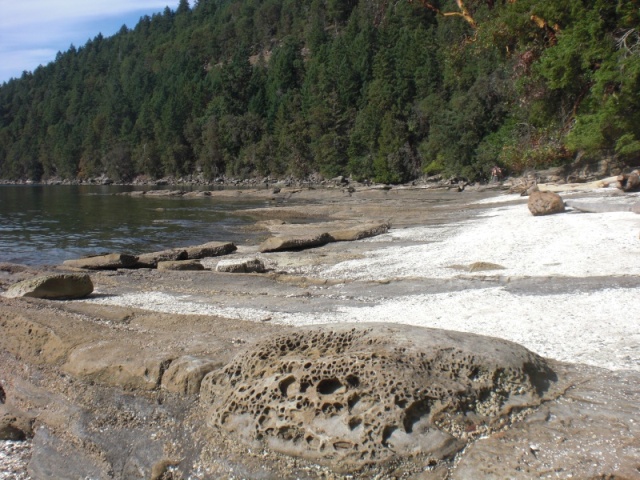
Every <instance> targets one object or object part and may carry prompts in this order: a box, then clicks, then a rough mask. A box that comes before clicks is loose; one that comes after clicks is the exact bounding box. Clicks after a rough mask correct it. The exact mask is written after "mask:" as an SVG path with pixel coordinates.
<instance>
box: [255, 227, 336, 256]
mask: <svg viewBox="0 0 640 480" xmlns="http://www.w3.org/2000/svg"><path fill="white" fill-rule="evenodd" d="M331 241H333V238H332V237H331V235H329V234H328V233H326V232H325V233H318V234H314V235H295V236H282V237H270V238H268V239H266V240H265V241H264V242H262V243H261V244H260V248H259V251H260V252H261V253H266V252H282V251H286V250H304V249H305V248H313V247H320V246H322V245H326V244H327V243H329V242H331Z"/></svg>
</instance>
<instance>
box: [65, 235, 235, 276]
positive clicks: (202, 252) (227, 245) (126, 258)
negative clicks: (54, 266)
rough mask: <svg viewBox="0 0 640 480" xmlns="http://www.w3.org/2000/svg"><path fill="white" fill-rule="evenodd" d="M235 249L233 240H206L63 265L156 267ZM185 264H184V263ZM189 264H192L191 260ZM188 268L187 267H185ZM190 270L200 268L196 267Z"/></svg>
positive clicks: (80, 259)
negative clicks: (135, 253)
mask: <svg viewBox="0 0 640 480" xmlns="http://www.w3.org/2000/svg"><path fill="white" fill-rule="evenodd" d="M236 250H237V247H236V246H235V244H234V243H233V242H208V243H205V244H202V245H195V246H192V247H185V248H174V249H169V250H162V251H159V252H150V253H143V254H141V255H138V256H134V255H129V254H123V253H110V254H107V255H96V256H91V257H84V258H79V259H74V260H65V261H64V262H63V264H62V265H63V266H64V267H69V268H77V269H82V270H118V269H120V268H158V265H159V264H160V263H162V262H180V261H185V260H200V259H203V258H207V257H219V256H221V255H228V254H230V253H233V252H235V251H236ZM185 265H186V264H185ZM191 265H194V263H193V262H192V263H191ZM185 269H187V270H188V268H185ZM190 270H201V269H199V268H197V267H194V268H191V269H190Z"/></svg>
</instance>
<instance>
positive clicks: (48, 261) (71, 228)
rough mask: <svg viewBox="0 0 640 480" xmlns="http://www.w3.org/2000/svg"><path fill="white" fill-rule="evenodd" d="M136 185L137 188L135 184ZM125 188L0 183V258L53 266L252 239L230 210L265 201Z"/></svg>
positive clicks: (242, 221)
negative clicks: (136, 193)
mask: <svg viewBox="0 0 640 480" xmlns="http://www.w3.org/2000/svg"><path fill="white" fill-rule="evenodd" d="M138 189H139V188H138ZM131 190H134V187H126V186H91V185H69V186H67V185H6V186H5V185H2V186H0V262H8V263H19V264H26V265H56V264H59V263H61V262H62V261H64V260H67V259H71V258H78V257H81V256H85V255H96V254H101V253H106V252H122V253H133V254H138V253H143V252H152V251H157V250H163V249H166V248H175V247H184V246H189V245H197V244H200V243H205V242H210V241H233V242H236V243H237V244H241V243H243V242H248V241H251V239H252V237H254V236H255V235H256V233H255V232H253V231H251V229H249V228H246V227H247V226H248V225H249V224H252V223H253V220H252V219H251V218H249V217H247V216H243V215H242V214H233V213H231V212H232V211H236V210H246V209H249V208H256V207H260V206H263V205H264V201H257V200H255V199H251V200H246V201H245V200H241V199H220V198H213V197H196V198H184V197H159V198H150V197H143V198H140V197H132V196H128V195H117V193H121V192H124V191H131Z"/></svg>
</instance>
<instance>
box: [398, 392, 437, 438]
mask: <svg viewBox="0 0 640 480" xmlns="http://www.w3.org/2000/svg"><path fill="white" fill-rule="evenodd" d="M430 411H431V406H430V405H429V401H428V400H426V399H425V400H419V401H417V402H413V403H412V404H411V405H409V408H407V409H406V410H405V412H404V420H403V426H404V431H405V432H407V433H411V432H413V427H414V425H415V424H416V423H418V422H419V421H420V420H421V419H422V418H423V417H424V416H426V415H429V412H430Z"/></svg>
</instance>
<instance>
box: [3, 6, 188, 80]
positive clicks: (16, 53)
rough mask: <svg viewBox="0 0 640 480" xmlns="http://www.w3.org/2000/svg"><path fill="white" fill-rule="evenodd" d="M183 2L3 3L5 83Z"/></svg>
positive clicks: (173, 8)
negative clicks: (57, 56) (88, 43)
mask: <svg viewBox="0 0 640 480" xmlns="http://www.w3.org/2000/svg"><path fill="white" fill-rule="evenodd" d="M178 3H179V2H178V0H0V7H1V8H0V12H2V14H1V15H0V84H1V83H2V82H6V81H8V80H9V79H10V78H12V77H20V76H21V75H22V72H23V71H25V70H26V71H29V72H31V71H33V70H35V69H36V68H37V67H38V66H39V65H46V64H48V63H49V62H51V61H53V60H54V59H55V57H56V54H57V53H58V52H59V51H62V52H64V51H66V50H68V49H69V47H70V46H71V45H72V44H73V45H74V46H76V47H80V46H82V45H84V44H85V43H87V41H88V40H89V39H92V38H94V37H95V36H96V35H98V33H102V35H104V36H105V37H108V36H111V35H113V34H114V33H116V32H117V31H118V30H120V28H121V27H122V25H127V27H129V28H133V27H134V26H135V25H136V24H137V23H138V20H139V19H140V17H142V16H144V15H149V16H151V15H152V14H154V13H156V12H161V11H163V10H164V8H165V7H166V6H167V5H168V6H169V7H171V9H172V10H175V9H176V8H177V7H178Z"/></svg>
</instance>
